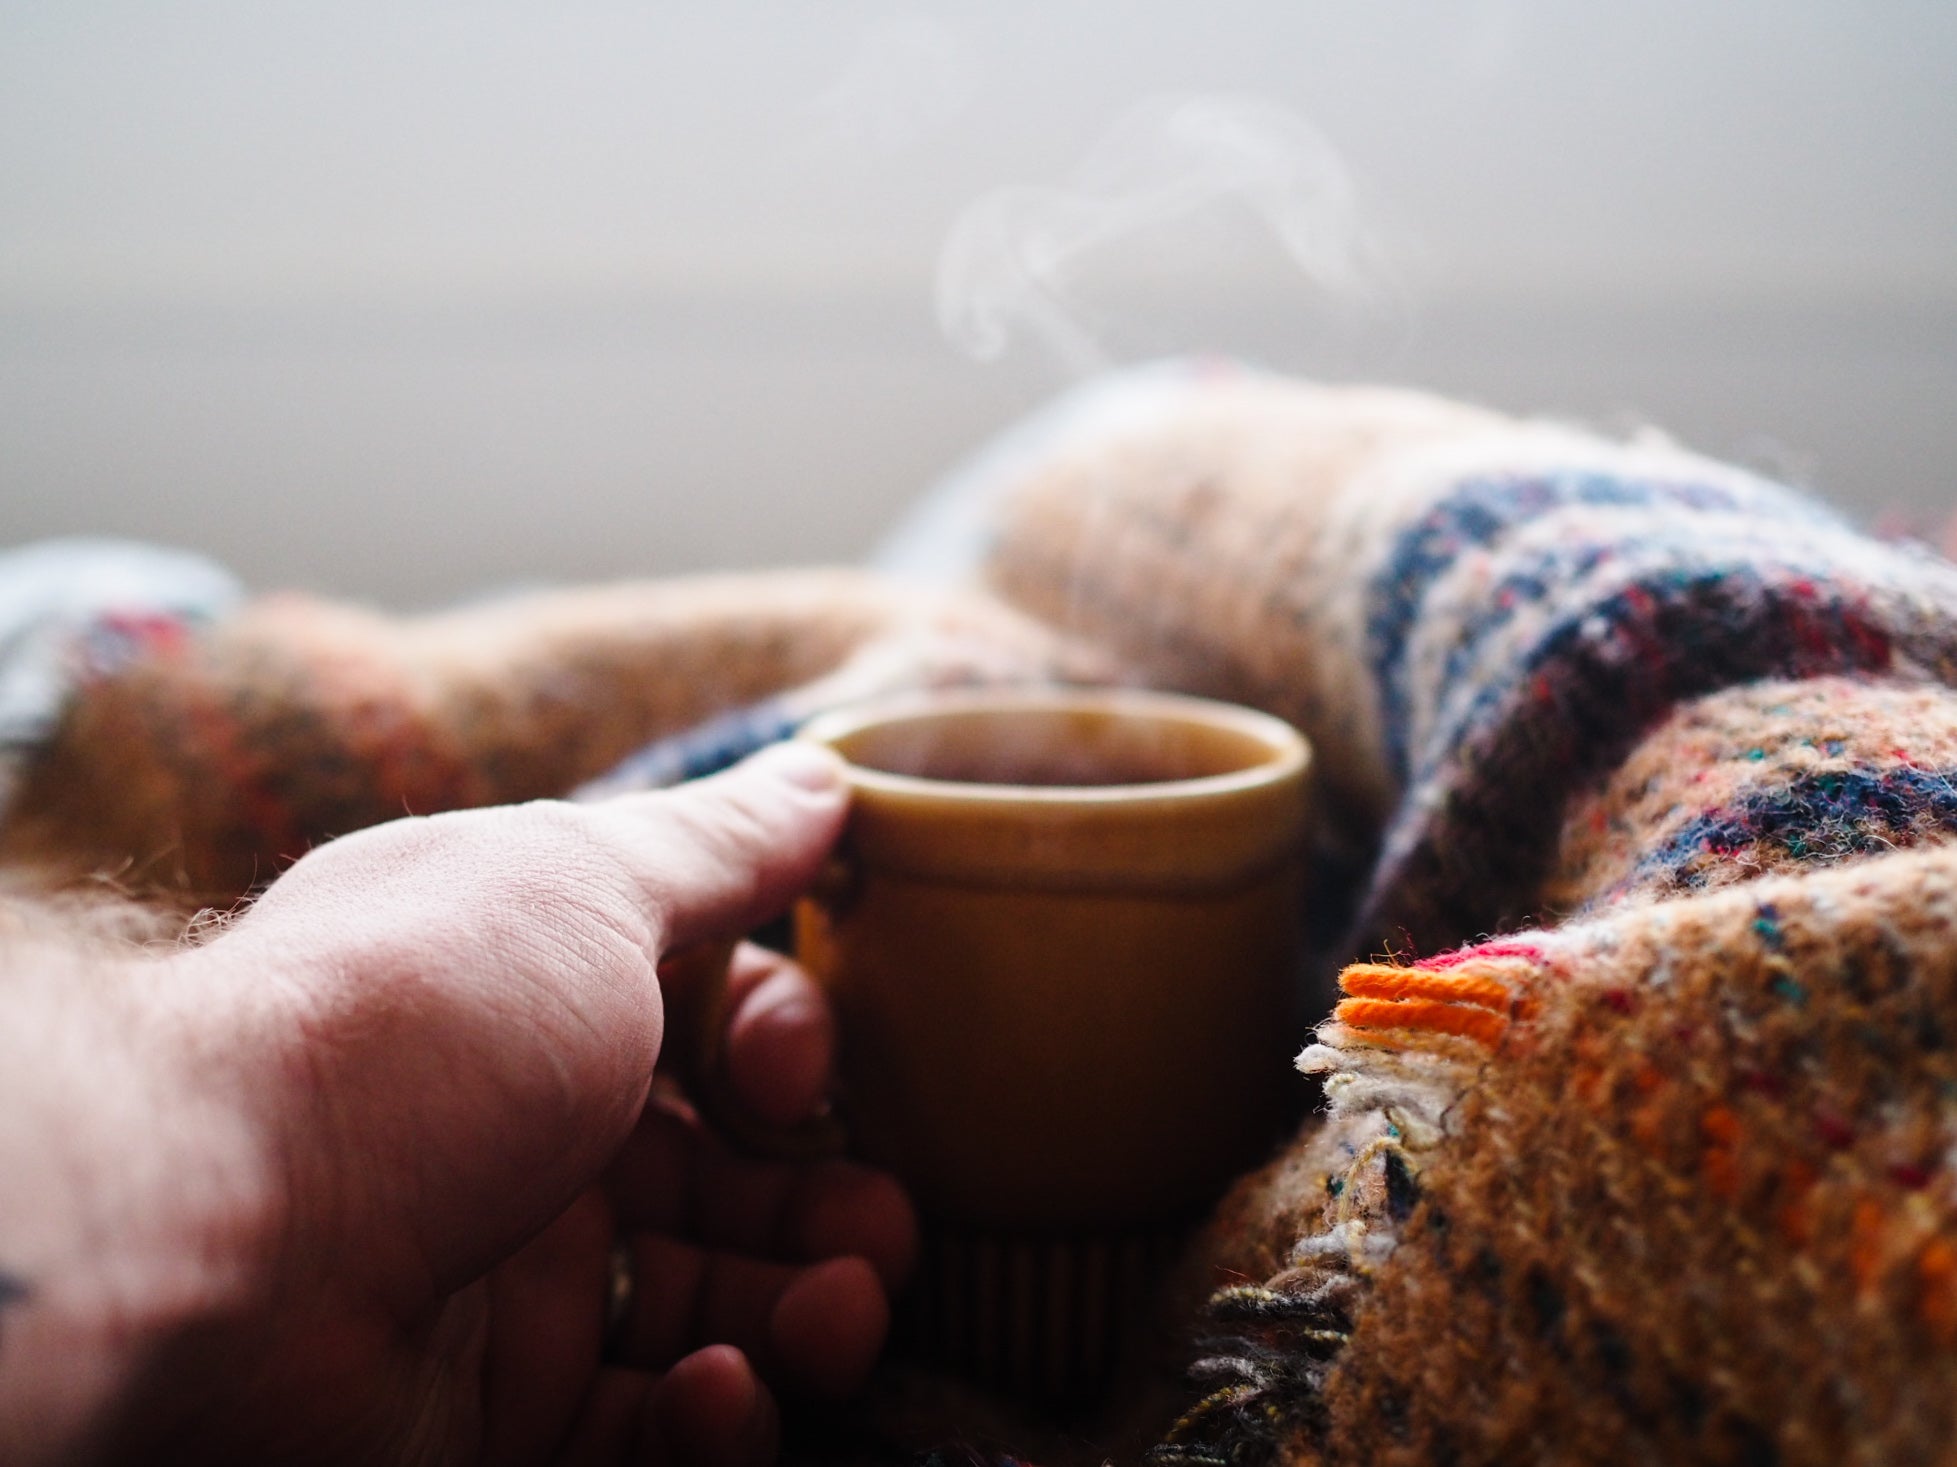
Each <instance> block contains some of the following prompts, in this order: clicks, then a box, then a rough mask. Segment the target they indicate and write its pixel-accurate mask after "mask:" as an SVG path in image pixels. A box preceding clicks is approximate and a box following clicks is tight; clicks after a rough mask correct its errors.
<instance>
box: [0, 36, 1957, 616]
mask: <svg viewBox="0 0 1957 1467" xmlns="http://www.w3.org/2000/svg"><path fill="white" fill-rule="evenodd" d="M1201 350H1214V351H1223V352H1231V353H1236V354H1240V355H1244V356H1247V357H1249V358H1252V359H1254V360H1258V361H1262V362H1266V363H1269V364H1272V365H1276V366H1280V367H1283V368H1286V369H1291V370H1296V371H1301V372H1309V373H1316V374H1321V375H1329V376H1334V377H1340V378H1354V377H1368V378H1385V379H1392V380H1396V381H1403V382H1409V383H1415V384H1421V385H1426V386H1431V387H1435V388H1439V389H1442V390H1445V391H1448V392H1453V393H1458V394H1462V395H1465V396H1468V397H1472V398H1476V399H1479V400H1481V401H1484V402H1488V403H1491V404H1494V405H1497V406H1500V407H1504V408H1509V409H1513V410H1518V411H1532V412H1548V413H1554V414H1558V415H1562V416H1566V417H1571V418H1576V419H1580V420H1583V421H1588V422H1593V423H1598V424H1601V425H1603V426H1606V427H1612V428H1624V427H1630V426H1633V425H1637V424H1642V423H1657V424H1660V425H1663V426H1665V427H1667V428H1669V429H1670V430H1672V431H1673V432H1675V433H1676V434H1677V435H1678V436H1680V437H1682V438H1684V439H1685V440H1687V441H1689V442H1691V443H1693V444H1694V445H1696V446H1699V447H1702V448H1705V449H1708V450H1711V451H1713V452H1716V453H1720V454H1724V455H1728V456H1733V457H1737V458H1740V459H1742V460H1744V461H1747V462H1750V463H1753V464H1756V465H1764V466H1765V467H1767V468H1769V469H1771V470H1773V471H1774V472H1776V473H1779V474H1782V475H1784V476H1789V477H1792V478H1794V479H1795V480H1797V481H1799V482H1802V483H1806V484H1809V485H1812V486H1814V487H1816V488H1817V489H1818V490H1820V491H1821V492H1823V493H1825V494H1827V495H1829V496H1831V497H1833V498H1835V499H1836V500H1838V501H1840V502H1842V503H1844V504H1847V505H1849V506H1850V507H1851V508H1853V509H1855V510H1857V511H1858V512H1860V513H1862V514H1863V515H1864V516H1865V517H1870V518H1873V517H1876V516H1879V515H1886V516H1888V517H1890V518H1892V519H1900V520H1902V521H1905V522H1911V523H1914V524H1916V525H1917V526H1919V527H1921V528H1924V529H1930V528H1934V527H1935V526H1936V525H1938V524H1940V523H1941V522H1942V520H1943V519H1944V517H1945V516H1946V514H1947V513H1948V512H1949V509H1950V507H1951V505H1952V503H1953V501H1957V482H1953V475H1952V465H1953V464H1957V6H1953V5H1951V4H1949V3H1948V0H1888V3H1863V4H1853V3H1846V0H1843V3H1832V4H1831V3H1825V0H1727V3H1721V4H1716V5H1707V4H1704V3H1703V0H1479V3H1460V4H1453V5H1436V4H1433V3H1432V0H1371V3H1367V4H1363V5H1355V4H1352V3H1350V0H1208V3H1205V4H1203V5H1200V6H1199V5H1191V4H1187V3H1171V0H1120V3H1114V0H1109V3H1035V0H986V3H971V4H963V5H959V4H936V5H923V4H920V5H895V4H873V3H842V0H838V3H826V4H821V5H815V4H809V3H805V0H778V3H762V0H754V3H734V0H730V3H724V4H717V5H706V4H697V5H692V6H685V7H682V6H678V5H671V4H662V3H654V0H637V3H630V4H628V3H623V0H621V3H612V4H602V3H588V0H559V3H554V4H551V5H541V4H526V5H511V4H501V3H493V0H478V3H472V4H466V5H465V4H454V5H442V4H433V3H417V0H339V3H335V4H332V5H324V4H318V5H308V4H265V3H263V0H250V3H248V0H178V3H173V4H170V5H167V6H163V5H156V4H153V3H143V4H137V3H126V4H120V3H108V0H4V3H0V543H13V542H18V541H21V540H25V539H29V538H33V537H37V536H42V535H49V534H57V533H75V532H111V533H117V534H126V535H135V536H140V537H146V538H152V539H158V540H162V541H166V542H170V543H174V544H179V545H185V546H190V547H193V548H197V549H201V550H204V551H207V552H209V553H211V554H214V555H216V556H218V557H220V558H222V559H224V560H226V561H228V562H229V563H230V564H232V565H233V566H234V567H235V568H236V569H238V570H239V571H240V572H241V573H242V574H243V575H244V576H245V578H246V579H247V580H248V581H250V582H251V583H253V584H254V585H258V586H263V587H270V586H280V585H300V586H306V587H311V588H315V589H320V590H326V591H331V592H336V593H344V594H350V595H355V596H361V597H369V598H374V599H378V600H382V601H385V602H388V603H391V604H395V605H425V604H429V603H433V602H438V601H440V600H442V599H444V598H448V597H453V596H456V595H460V594H466V593H468V592H469V591H471V590H474V589H478V588H488V587H494V586H497V585H499V584H507V583H510V582H534V581H545V580H563V579H575V578H588V577H596V576H611V575H620V574H636V573H647V572H652V573H668V572H674V571H683V570H691V569H702V568H712V567H727V566H749V565H772V564H786V563H796V562H809V561H821V560H837V559H847V558H853V557H856V556H858V555H860V554H862V553H863V552H864V551H865V550H866V549H867V548H868V547H869V546H870V545H871V544H872V543H873V541H874V540H875V538H876V536H877V534H878V533H879V532H880V531H881V530H882V529H883V528H884V527H885V526H887V525H888V524H889V522H890V521H891V520H892V519H893V517H894V516H895V515H896V514H897V513H898V511H899V509H900V507H901V506H902V505H904V504H905V503H906V502H908V501H909V499H910V498H911V497H912V496H913V495H914V494H915V493H916V492H917V491H918V490H919V489H920V488H921V487H922V486H923V485H925V484H926V483H928V482H929V481H930V480H931V479H932V478H933V477H934V476H935V475H936V474H938V473H939V472H941V471H943V470H944V469H946V468H947V467H949V466H950V465H952V464H953V463H955V462H956V461H957V459H958V458H959V457H960V456H961V455H962V454H964V453H966V452H968V451H969V450H970V449H972V448H973V447H974V446H976V445H977V444H979V443H980V442H982V441H983V440H984V439H985V438H986V436H987V435H988V434H990V433H992V432H994V431H996V430H997V429H998V428H999V427H1001V426H1003V425H1005V424H1007V423H1009V422H1010V421H1011V420H1012V419H1013V418H1014V417H1016V416H1017V415H1019V414H1021V413H1023V412H1025V411H1026V410H1028V409H1029V408H1031V407H1032V406H1035V405H1037V404H1038V403H1039V402H1041V401H1042V400H1044V399H1045V398H1046V397H1048V396H1050V395H1051V394H1052V393H1053V392H1055V391H1057V390H1059V389H1061V388H1063V387H1065V386H1066V385H1068V384H1069V383H1070V382H1072V381H1075V380H1078V378H1079V377H1080V376H1081V375H1082V374H1083V373H1086V372H1090V371H1092V370H1096V369H1097V368H1099V367H1100V366H1103V365H1114V364H1120V363H1123V362H1129V361H1139V360H1144V359H1147V358H1149V357H1151V356H1155V355H1160V354H1164V353H1174V352H1185V351H1201Z"/></svg>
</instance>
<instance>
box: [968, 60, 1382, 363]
mask: <svg viewBox="0 0 1957 1467" xmlns="http://www.w3.org/2000/svg"><path fill="white" fill-rule="evenodd" d="M1221 206H1237V207H1241V208H1242V209H1245V210H1247V211H1249V213H1250V214H1251V215H1252V216H1253V217H1254V218H1255V219H1256V220H1257V221H1258V222H1259V223H1260V224H1261V225H1262V227H1263V228H1264V229H1266V230H1268V232H1269V234H1270V236H1271V238H1272V239H1273V240H1274V241H1275V242H1276V243H1277V245H1278V246H1279V247H1280V248H1281V249H1282V250H1283V252H1284V253H1285V254H1286V255H1287V256H1289V258H1290V259H1291V260H1292V262H1293V263H1295V264H1296V265H1297V267H1298V269H1299V270H1300V271H1302V272H1303V273H1304V275H1305V276H1306V277H1307V278H1308V279H1309V280H1310V281H1311V282H1312V283H1313V284H1314V285H1316V286H1318V287H1320V288H1321V289H1323V290H1326V291H1328V292H1331V293H1333V294H1337V295H1341V296H1351V295H1355V294H1359V293H1362V292H1364V290H1365V287H1366V281H1365V279H1364V277H1363V272H1362V270H1361V264H1362V257H1363V250H1362V248H1361V245H1362V234H1361V230H1360V227H1359V219H1358V213H1357V209H1356V207H1355V204H1354V197H1353V188H1352V182H1351V179H1350V177H1349V176H1348V174H1347V172H1346V168H1345V165H1344V164H1343V163H1342V162H1341V161H1340V159H1339V155H1338V153H1337V152H1336V151H1335V150H1334V149H1333V147H1332V145H1331V144H1330V143H1328V142H1327V141H1326V140H1325V138H1324V136H1323V135H1322V134H1320V133H1319V131H1318V130H1317V129H1316V128H1314V127H1313V126H1312V125H1311V124H1310V123H1309V122H1307V121H1305V120H1304V119H1303V118H1302V117H1300V116H1298V115H1297V114H1296V113H1294V112H1292V111H1291V110H1289V109H1288V108H1286V107H1283V106H1281V105H1279V104H1278V103H1275V102H1272V101H1269V100H1266V99H1263V98H1257V97H1227V96H1183V97H1165V98H1158V99H1155V100H1152V101H1149V102H1146V103H1144V104H1142V105H1141V106H1138V107H1136V108H1135V109H1134V110H1132V111H1130V112H1128V113H1126V114H1125V115H1123V116H1122V117H1121V118H1120V119H1118V120H1117V121H1116V123H1115V124H1114V125H1113V126H1112V127H1111V128H1110V129H1109V130H1108V131H1107V132H1106V133H1105V134H1104V135H1103V136H1102V137H1101V138H1100V140H1099V141H1098V142H1096V143H1095V144H1094V146H1093V147H1092V148H1090V149H1089V150H1088V152H1087V155H1086V156H1085V157H1084V158H1083V159H1082V160H1081V163H1080V166H1079V167H1078V169H1076V171H1075V175H1074V178H1073V180H1072V182H1071V183H1070V184H1069V185H1068V186H1066V187H1040V186H1033V185H1014V186H1009V187H1005V188H999V189H994V190H992V191H991V192H989V193H987V194H985V195H983V196H981V197H980V198H978V199H977V200H975V201H974V202H972V203H971V204H969V205H967V206H966V207H965V209H964V210H963V211H962V212H961V213H960V214H959V215H958V218H957V219H956V221H955V222H954V223H953V225H952V228H951V232H950V235H949V237H948V238H947V239H946V241H945V245H944V249H943V252H942V254H941V255H940V256H939V260H938V283H937V304H938V320H939V323H940V325H941V326H942V327H943V329H944V332H945V335H946V336H947V337H948V338H949V339H950V340H951V342H952V343H953V344H954V345H956V346H957V347H959V348H960V349H961V350H963V351H966V352H968V353H970V354H971V355H972V356H974V357H976V358H978V359H980V360H990V359H992V358H996V357H998V356H1000V355H1001V354H1003V353H1004V352H1005V350H1006V348H1007V346H1008V344H1009V343H1010V342H1011V341H1012V339H1013V337H1014V335H1015V333H1017V332H1020V331H1025V332H1029V333H1031V334H1032V335H1033V336H1034V337H1036V338H1037V339H1038V340H1040V341H1041V342H1042V343H1043V344H1044V345H1045V346H1046V347H1047V348H1048V349H1049V350H1050V351H1052V352H1053V354H1054V355H1055V356H1056V357H1057V358H1058V360H1059V361H1060V362H1061V364H1062V365H1063V366H1064V367H1066V368H1067V369H1068V370H1069V371H1071V372H1074V373H1076V374H1080V375H1085V374H1087V373H1089V372H1093V371H1097V370H1100V369H1102V368H1104V367H1105V366H1107V365H1108V362H1107V358H1106V355H1105V353H1104V352H1103V351H1102V350H1101V347H1100V345H1099V343H1098V342H1097V341H1096V339H1095V337H1094V335H1093V333H1092V332H1091V331H1090V330H1089V329H1088V327H1087V326H1086V325H1085V324H1083V321H1082V312H1081V310H1080V309H1079V307H1078V305H1077V303H1076V301H1075V300H1074V298H1073V292H1074V288H1075V283H1076V282H1077V281H1078V279H1079V278H1080V276H1081V275H1082V273H1083V272H1084V270H1085V269H1086V268H1087V266H1088V265H1089V263H1090V262H1091V261H1092V260H1093V259H1094V257H1095V256H1097V255H1100V254H1102V253H1104V252H1105V251H1107V250H1108V249H1109V248H1110V247H1111V246H1114V245H1116V244H1118V243H1121V242H1124V241H1128V240H1131V239H1133V238H1135V237H1136V236H1139V235H1143V234H1146V233H1147V232H1148V231H1150V230H1151V229H1154V228H1157V227H1159V226H1162V225H1165V224H1167V223H1169V222H1171V221H1174V220H1177V219H1180V218H1185V217H1187V216H1190V215H1193V214H1197V213H1200V212H1203V211H1206V210H1211V209H1215V208H1218V207H1221Z"/></svg>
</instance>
